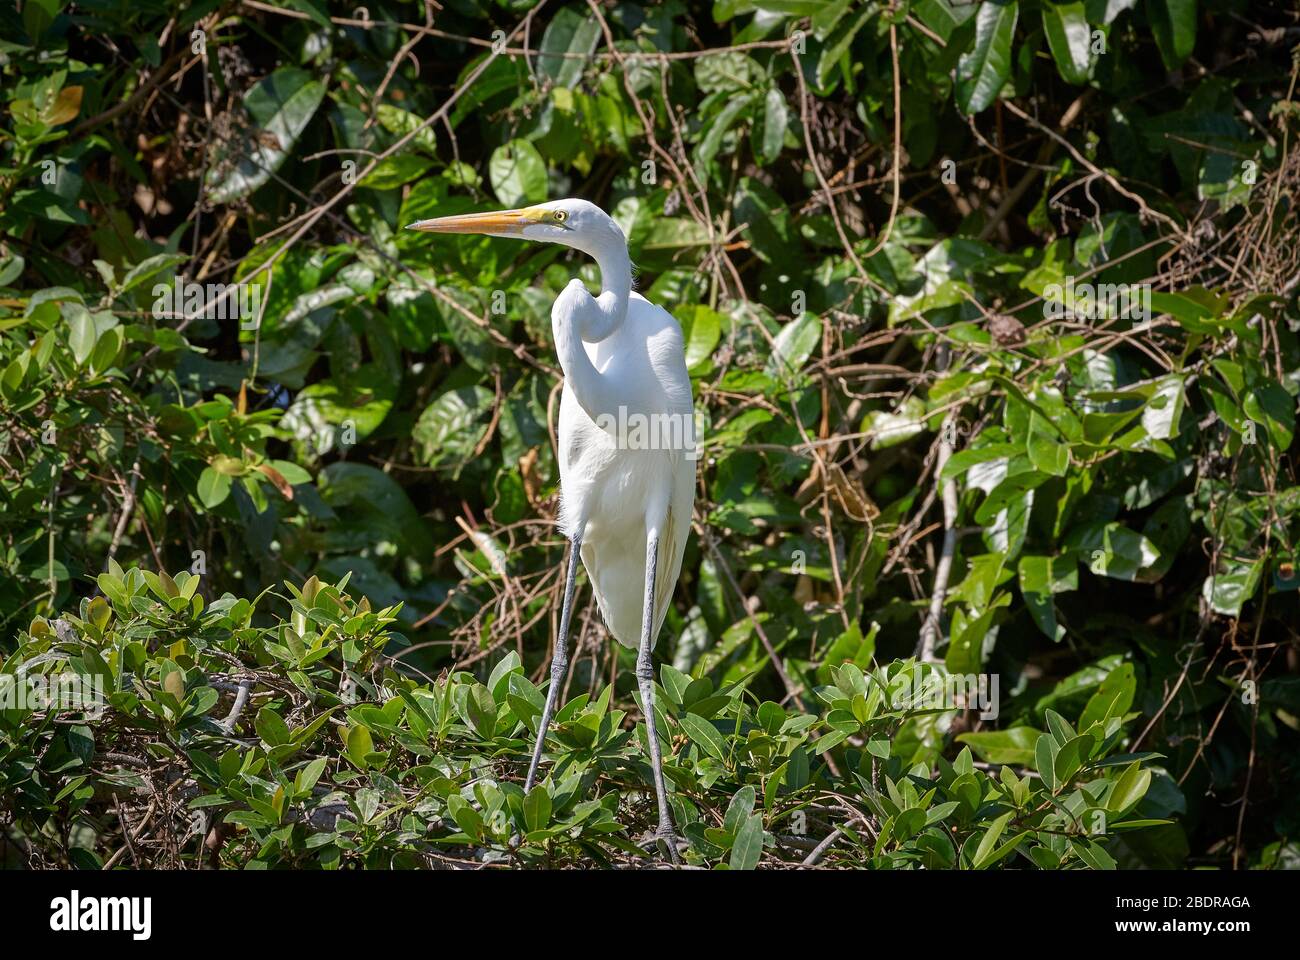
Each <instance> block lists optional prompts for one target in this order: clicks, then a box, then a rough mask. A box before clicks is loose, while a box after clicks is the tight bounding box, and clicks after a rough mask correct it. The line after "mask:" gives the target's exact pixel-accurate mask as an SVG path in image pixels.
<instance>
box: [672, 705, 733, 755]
mask: <svg viewBox="0 0 1300 960" xmlns="http://www.w3.org/2000/svg"><path fill="white" fill-rule="evenodd" d="M680 723H681V725H682V729H684V730H685V731H686V735H687V736H688V737H690V738H691V739H692V740H693V741H695V742H696V743H697V744H699V745H700V746H701V747H703V748H704V751H705V752H706V753H708V754H709V755H710V756H712V757H714V758H716V759H718V760H725V759H726V756H727V745H726V743H725V741H724V740H723V739H722V735H721V734H720V733H718V729H717V727H715V726H714V725H713V724H712V723H710V722H709V721H708V720H705V719H704V718H703V717H700V716H697V715H696V714H694V713H687V714H684V715H683V716H682V717H681V718H680Z"/></svg>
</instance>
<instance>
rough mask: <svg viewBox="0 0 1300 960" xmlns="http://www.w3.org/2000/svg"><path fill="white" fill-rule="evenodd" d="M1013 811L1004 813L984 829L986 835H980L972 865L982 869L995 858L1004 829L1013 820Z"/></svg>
mask: <svg viewBox="0 0 1300 960" xmlns="http://www.w3.org/2000/svg"><path fill="white" fill-rule="evenodd" d="M1011 816H1012V814H1011V813H1009V812H1008V813H1004V814H1002V816H1000V817H998V818H997V819H996V820H994V821H993V822H992V823H991V824H989V828H988V829H987V830H985V831H984V836H982V837H980V842H979V846H977V847H976V848H975V856H974V857H972V858H971V865H972V866H973V867H974V868H975V869H976V870H980V869H982V868H983V867H985V866H987V865H988V864H989V862H990V861H991V860H992V858H993V852H994V850H995V849H996V847H997V842H998V840H999V839H1000V838H1001V837H1002V831H1004V830H1005V829H1006V828H1007V824H1008V823H1010V822H1011Z"/></svg>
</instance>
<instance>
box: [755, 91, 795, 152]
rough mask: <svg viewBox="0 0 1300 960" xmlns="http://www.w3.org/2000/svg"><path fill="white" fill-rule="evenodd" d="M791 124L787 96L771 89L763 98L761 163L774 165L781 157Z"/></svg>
mask: <svg viewBox="0 0 1300 960" xmlns="http://www.w3.org/2000/svg"><path fill="white" fill-rule="evenodd" d="M789 122H790V118H789V107H788V105H787V104H786V101H785V94H784V93H782V92H781V90H780V88H778V87H776V86H773V87H769V88H768V91H767V96H765V97H764V98H763V136H762V139H761V140H759V146H758V151H757V153H758V159H759V161H760V162H761V163H765V164H767V163H772V162H773V161H774V160H776V158H777V157H779V156H780V155H781V148H782V147H783V146H784V145H785V130H786V126H787V125H788V123H789Z"/></svg>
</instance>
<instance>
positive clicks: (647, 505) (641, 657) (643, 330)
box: [411, 200, 697, 862]
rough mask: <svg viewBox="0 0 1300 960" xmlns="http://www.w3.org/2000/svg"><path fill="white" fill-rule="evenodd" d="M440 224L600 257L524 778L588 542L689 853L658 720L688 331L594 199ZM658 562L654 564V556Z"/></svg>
mask: <svg viewBox="0 0 1300 960" xmlns="http://www.w3.org/2000/svg"><path fill="white" fill-rule="evenodd" d="M411 228H412V229H415V230H426V231H429V232H432V233H486V234H492V235H495V236H513V237H519V238H522V239H525V240H540V241H543V242H547V243H561V244H564V245H565V246H568V247H573V248H574V249H577V250H581V251H583V252H584V253H586V254H588V255H589V256H591V257H593V258H594V259H595V261H596V263H597V264H598V265H599V266H600V282H601V292H600V295H599V296H597V297H593V296H592V295H591V294H590V293H589V292H588V291H587V288H586V287H585V286H584V285H583V283H582V281H581V280H576V279H575V280H572V281H570V282H569V284H568V286H566V287H565V288H564V290H562V291H561V292H560V295H559V296H558V297H556V298H555V306H554V307H552V309H551V332H552V333H553V334H554V336H555V352H556V354H557V355H558V356H559V358H560V366H561V367H562V368H563V370H564V392H563V395H562V397H561V400H560V427H559V438H558V439H559V445H560V449H559V460H560V525H561V527H562V529H563V530H564V533H565V535H566V536H567V537H568V538H569V539H570V541H571V542H572V544H573V547H574V549H573V550H571V551H570V559H569V566H568V572H567V575H566V578H565V586H564V602H563V606H562V608H561V613H560V632H559V634H558V635H557V637H556V640H555V650H554V654H553V656H552V658H551V685H550V687H549V688H548V689H547V692H546V703H545V706H544V707H543V709H542V715H541V719H540V721H539V722H538V727H537V743H536V745H535V747H534V749H533V757H532V762H531V764H530V765H529V768H528V776H527V777H526V778H525V780H524V790H525V791H528V790H531V789H532V787H533V778H534V777H535V776H536V774H537V766H538V763H539V762H540V760H541V756H542V749H543V746H544V744H545V742H546V731H547V727H548V724H549V723H550V720H551V717H552V716H553V715H554V712H555V706H556V697H557V691H558V690H559V688H560V685H561V683H562V682H563V679H564V675H565V671H566V670H567V668H568V646H567V640H568V630H569V616H570V612H571V608H572V601H573V591H574V576H575V573H576V570H577V565H576V564H577V561H576V558H577V556H578V555H581V558H582V565H583V566H584V567H585V568H586V570H587V578H588V579H589V580H590V581H591V586H592V590H593V591H594V593H595V596H596V603H597V605H598V606H599V607H600V612H601V616H602V617H604V619H605V624H606V625H607V626H608V627H609V632H610V633H612V634H613V635H614V637H615V639H617V640H618V641H619V642H620V643H622V644H624V645H626V646H629V647H634V648H636V649H637V651H638V652H637V685H638V687H639V689H640V693H641V702H642V705H643V708H644V714H645V723H646V728H647V732H648V741H649V745H650V766H651V771H652V773H653V776H654V785H655V798H656V800H657V802H658V805H659V828H658V831H657V832H656V834H655V836H656V837H657V838H658V839H659V840H661V841H663V842H664V843H665V846H666V849H667V852H668V855H669V856H670V858H671V859H672V860H673V861H674V862H677V859H678V857H677V847H676V843H677V838H676V835H675V833H674V830H673V823H672V815H671V813H670V811H669V805H668V796H667V790H666V789H665V785H664V777H663V769H662V768H663V761H662V758H661V756H660V744H659V737H658V735H657V733H656V730H655V724H656V721H655V712H654V673H653V670H652V669H651V663H650V651H651V649H652V648H653V646H654V641H655V638H656V637H657V636H658V634H659V629H660V627H661V626H662V625H663V622H664V616H665V615H666V614H667V612H668V604H669V603H670V602H671V601H672V594H673V587H674V586H675V585H676V583H677V577H678V575H679V574H680V572H681V568H682V554H683V553H684V552H685V550H686V537H687V534H689V533H690V528H691V510H692V507H693V504H694V499H695V457H696V449H697V446H696V440H695V424H694V406H693V403H692V401H691V380H690V376H689V375H688V374H687V372H686V358H685V352H684V349H683V345H682V331H681V328H680V327H679V326H678V325H677V321H676V320H674V319H673V318H672V316H671V315H670V314H669V313H668V311H666V310H664V309H663V308H662V307H657V306H655V305H654V304H653V303H651V302H650V301H648V300H646V298H645V297H643V296H641V295H640V294H637V293H633V292H632V261H631V260H630V259H629V257H628V252H627V240H626V238H625V237H624V236H623V231H622V230H621V229H619V226H618V224H617V223H615V222H614V221H613V220H612V219H611V218H610V217H609V215H608V214H606V213H605V212H604V211H603V210H601V209H600V208H599V207H597V206H595V205H594V204H591V203H588V202H587V201H586V200H557V201H554V202H552V203H544V204H539V205H538V206H535V207H526V208H524V209H522V210H506V211H503V212H500V213H476V214H468V215H464V216H452V217H440V218H438V219H436V220H422V221H420V222H419V223H414V224H411ZM651 563H653V570H651V569H648V568H649V567H650V565H651Z"/></svg>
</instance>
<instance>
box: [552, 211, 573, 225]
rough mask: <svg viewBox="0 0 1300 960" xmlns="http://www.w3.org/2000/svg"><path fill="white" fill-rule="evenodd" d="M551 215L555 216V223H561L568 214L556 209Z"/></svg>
mask: <svg viewBox="0 0 1300 960" xmlns="http://www.w3.org/2000/svg"><path fill="white" fill-rule="evenodd" d="M552 216H553V217H555V222H556V223H563V222H564V221H565V220H566V219H568V216H569V215H568V214H567V213H565V212H564V211H563V210H556V211H555V213H553V214H552Z"/></svg>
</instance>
